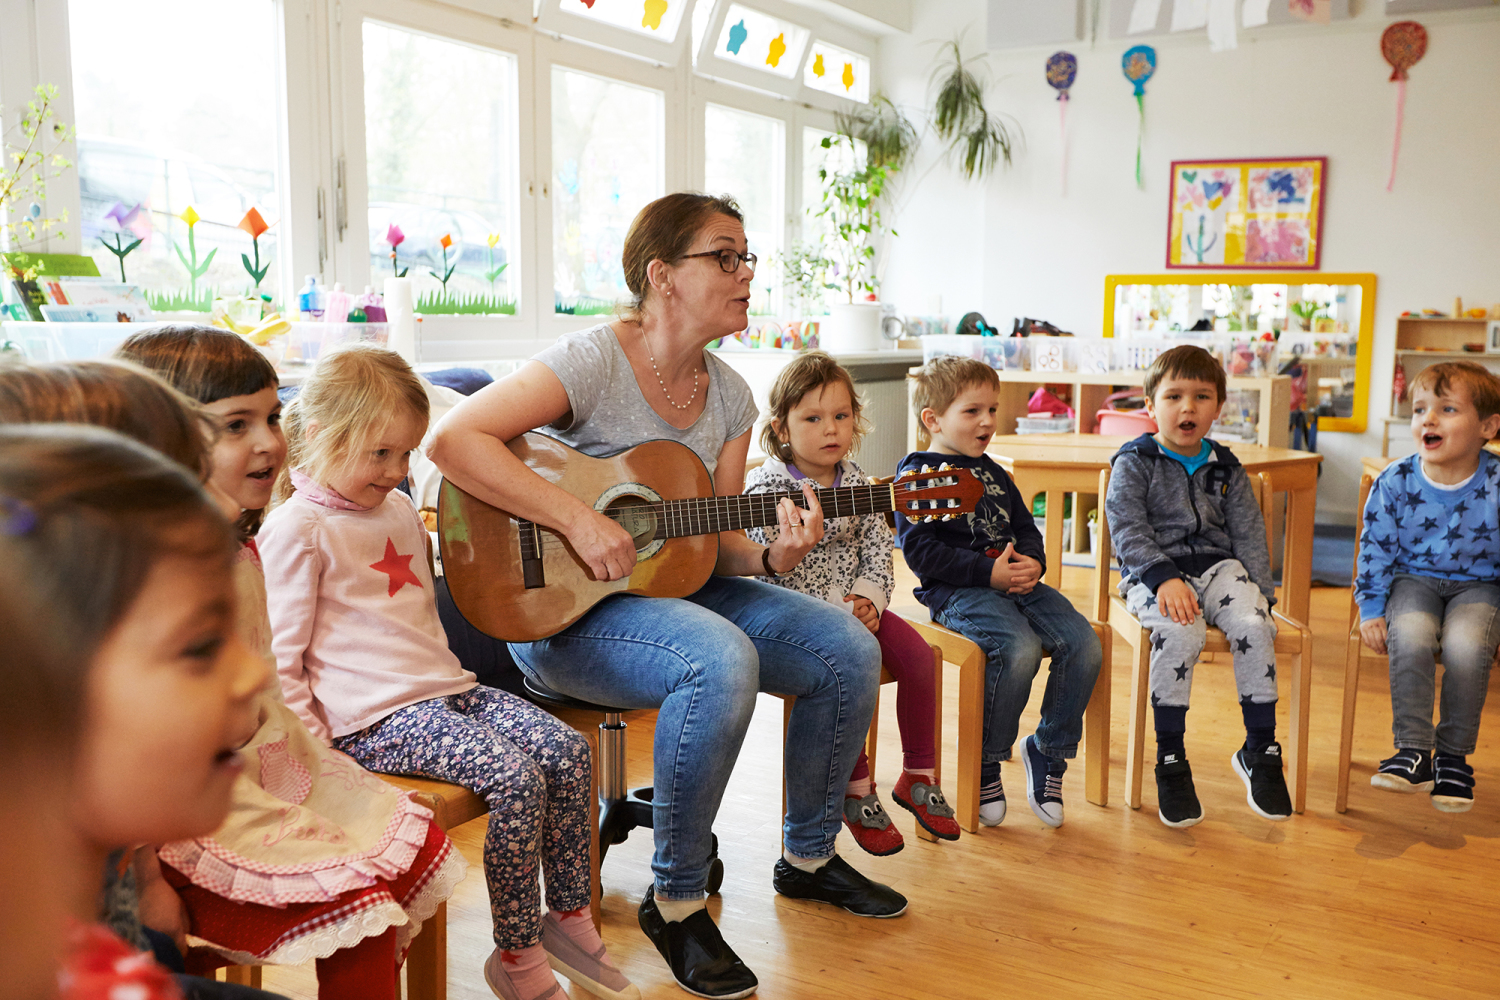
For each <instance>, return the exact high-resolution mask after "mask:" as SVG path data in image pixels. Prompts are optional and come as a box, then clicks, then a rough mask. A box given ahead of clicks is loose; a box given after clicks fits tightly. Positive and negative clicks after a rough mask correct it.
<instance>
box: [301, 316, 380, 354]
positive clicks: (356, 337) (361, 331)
mask: <svg viewBox="0 0 1500 1000" xmlns="http://www.w3.org/2000/svg"><path fill="white" fill-rule="evenodd" d="M389 339H390V324H388V323H293V324H292V329H291V332H289V333H288V334H287V335H286V343H287V351H286V357H287V360H297V359H300V360H302V361H304V362H306V363H308V364H311V363H313V362H314V361H317V360H318V358H319V356H320V355H322V353H323V352H324V351H327V350H331V349H333V348H336V347H340V346H342V345H344V344H375V345H377V346H379V347H384V346H386V343H387V341H388V340H389Z"/></svg>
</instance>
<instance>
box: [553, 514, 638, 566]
mask: <svg viewBox="0 0 1500 1000" xmlns="http://www.w3.org/2000/svg"><path fill="white" fill-rule="evenodd" d="M563 534H565V535H567V536H568V544H569V545H571V546H573V551H574V552H576V553H578V558H580V559H582V560H583V561H584V563H585V564H586V565H587V566H588V568H589V572H590V573H591V574H593V577H594V579H595V580H606V581H607V580H620V579H623V578H625V577H627V576H629V575H630V574H631V572H632V571H633V570H634V569H635V542H634V541H632V540H631V538H630V532H628V531H626V530H625V529H624V528H622V527H620V525H619V522H617V521H615V520H613V519H611V518H608V517H605V516H604V515H603V514H601V513H599V512H598V511H596V510H594V509H593V508H584V510H583V511H582V512H581V513H580V514H579V516H578V518H577V519H576V520H574V521H573V523H572V524H569V525H568V526H567V527H566V528H565V529H564V531H563Z"/></svg>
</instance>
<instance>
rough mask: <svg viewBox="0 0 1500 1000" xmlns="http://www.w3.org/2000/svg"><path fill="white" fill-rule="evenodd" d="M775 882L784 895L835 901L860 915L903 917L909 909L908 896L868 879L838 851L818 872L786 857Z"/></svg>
mask: <svg viewBox="0 0 1500 1000" xmlns="http://www.w3.org/2000/svg"><path fill="white" fill-rule="evenodd" d="M771 885H772V886H774V887H775V889H776V891H777V892H779V893H781V894H782V895H783V896H789V897H791V898H792V899H812V900H816V901H818V902H820V903H832V904H833V905H834V906H842V907H843V908H844V909H846V910H848V911H849V912H850V913H852V914H854V915H855V916H858V917H881V918H884V917H899V916H901V914H903V913H905V912H906V897H905V896H903V895H901V893H899V892H897V891H896V890H895V889H892V888H891V887H890V886H888V885H882V884H881V883H879V882H875V881H872V880H870V879H868V878H865V877H864V876H863V875H861V874H860V873H859V872H857V871H855V870H854V869H853V868H852V867H850V865H849V862H847V861H845V860H844V859H843V858H841V857H839V856H838V855H837V854H835V855H834V856H833V857H831V858H829V859H828V863H827V864H826V865H824V866H823V867H822V868H819V869H818V870H817V871H815V872H805V871H803V870H802V869H801V868H795V867H793V866H792V865H789V864H787V861H786V859H785V858H782V859H780V860H779V861H777V862H776V869H775V871H774V872H773V873H772V875H771Z"/></svg>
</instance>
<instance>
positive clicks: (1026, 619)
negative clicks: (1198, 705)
mask: <svg viewBox="0 0 1500 1000" xmlns="http://www.w3.org/2000/svg"><path fill="white" fill-rule="evenodd" d="M935 617H936V618H937V620H938V621H939V622H940V623H941V624H943V625H946V626H947V627H948V628H951V629H952V630H953V631H955V632H959V633H962V634H963V635H964V636H965V637H967V638H968V639H971V640H973V641H974V642H975V643H977V644H978V645H979V648H980V649H982V650H984V656H985V666H984V753H983V759H984V761H985V762H986V763H988V762H991V761H1000V760H1010V754H1011V748H1012V747H1013V746H1014V745H1015V742H1016V732H1017V730H1018V729H1019V728H1020V722H1021V710H1022V709H1024V708H1025V707H1026V702H1027V700H1028V699H1029V698H1030V697H1031V682H1032V680H1033V679H1035V677H1036V672H1037V670H1038V669H1040V667H1041V665H1042V656H1043V655H1044V654H1050V655H1051V657H1052V662H1051V664H1050V665H1049V666H1048V668H1047V690H1046V693H1045V694H1044V695H1043V696H1042V722H1041V725H1039V726H1038V727H1037V730H1036V748H1037V750H1039V751H1041V752H1042V753H1043V754H1045V755H1046V756H1048V757H1057V758H1062V759H1066V758H1069V757H1075V756H1077V754H1078V740H1079V738H1080V737H1081V736H1082V735H1083V710H1084V709H1085V708H1086V707H1088V703H1089V696H1090V695H1092V694H1093V693H1094V681H1096V680H1097V679H1098V678H1099V668H1100V666H1101V665H1102V664H1103V662H1104V655H1103V653H1102V652H1101V651H1100V648H1099V637H1098V636H1097V635H1095V634H1094V629H1093V627H1092V626H1090V625H1089V623H1088V619H1086V618H1084V617H1083V615H1081V614H1079V613H1078V611H1077V610H1076V609H1075V608H1074V607H1073V605H1072V603H1071V602H1070V601H1069V600H1068V599H1067V598H1066V597H1064V596H1063V595H1062V594H1060V593H1058V592H1057V591H1055V590H1053V589H1052V588H1051V587H1049V586H1047V585H1046V584H1045V583H1038V584H1037V585H1036V586H1035V587H1034V588H1032V591H1031V593H1029V594H1004V593H1001V592H1000V591H998V590H992V589H990V588H988V587H963V588H960V589H959V590H956V591H954V593H953V596H952V597H950V598H948V601H947V603H946V604H944V605H943V607H942V609H941V610H940V611H938V613H937V615H936V616H935Z"/></svg>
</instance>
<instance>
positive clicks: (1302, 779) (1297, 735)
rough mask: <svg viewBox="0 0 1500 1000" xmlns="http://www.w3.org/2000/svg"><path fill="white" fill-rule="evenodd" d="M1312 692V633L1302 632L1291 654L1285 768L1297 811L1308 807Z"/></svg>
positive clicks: (1295, 810)
mask: <svg viewBox="0 0 1500 1000" xmlns="http://www.w3.org/2000/svg"><path fill="white" fill-rule="evenodd" d="M1311 695H1312V636H1311V635H1310V634H1309V633H1307V632H1303V633H1302V646H1301V648H1300V649H1298V651H1297V652H1296V653H1295V654H1294V655H1293V657H1292V707H1291V728H1290V733H1289V735H1290V737H1291V741H1292V760H1291V764H1290V766H1289V768H1288V772H1289V773H1288V777H1290V778H1291V792H1292V811H1293V812H1297V813H1300V812H1302V811H1303V810H1304V809H1306V807H1307V725H1308V708H1309V706H1308V701H1309V699H1310V697H1311Z"/></svg>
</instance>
